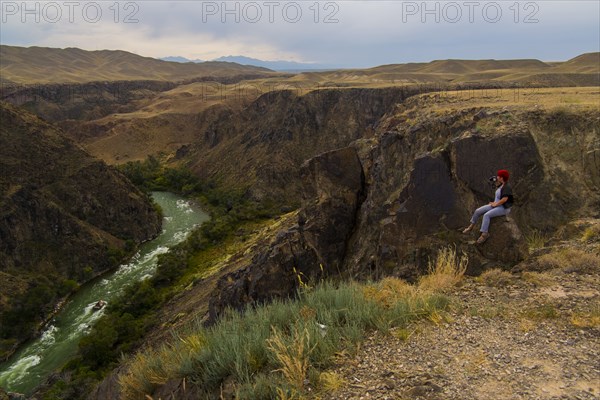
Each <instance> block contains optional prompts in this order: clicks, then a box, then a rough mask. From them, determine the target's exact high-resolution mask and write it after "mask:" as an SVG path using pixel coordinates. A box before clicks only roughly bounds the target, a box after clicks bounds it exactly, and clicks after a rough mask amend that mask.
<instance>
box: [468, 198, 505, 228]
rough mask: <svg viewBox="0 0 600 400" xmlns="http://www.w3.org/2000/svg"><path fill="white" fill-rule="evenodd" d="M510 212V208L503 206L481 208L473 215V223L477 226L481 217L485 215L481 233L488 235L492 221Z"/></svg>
mask: <svg viewBox="0 0 600 400" xmlns="http://www.w3.org/2000/svg"><path fill="white" fill-rule="evenodd" d="M509 212H510V208H504V207H503V206H498V207H492V206H490V205H487V206H482V207H479V208H478V209H477V210H475V212H474V213H473V216H472V217H471V223H472V224H473V225H475V224H476V223H477V220H478V219H479V217H481V216H482V215H483V222H482V223H481V229H480V232H485V233H487V232H488V230H489V229H490V219H492V218H494V217H500V216H502V215H506V214H508V213H509Z"/></svg>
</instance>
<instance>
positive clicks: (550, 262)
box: [537, 248, 600, 273]
mask: <svg viewBox="0 0 600 400" xmlns="http://www.w3.org/2000/svg"><path fill="white" fill-rule="evenodd" d="M537 262H538V264H539V265H540V266H541V267H542V268H543V269H562V270H563V271H564V272H567V273H569V272H577V273H591V272H594V271H596V270H597V269H598V268H599V266H600V256H599V255H597V254H591V253H586V252H585V251H583V250H579V249H573V248H567V249H561V250H558V251H554V252H552V253H548V254H544V255H543V256H541V257H539V258H538V260H537Z"/></svg>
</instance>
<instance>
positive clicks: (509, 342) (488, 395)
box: [325, 266, 600, 400]
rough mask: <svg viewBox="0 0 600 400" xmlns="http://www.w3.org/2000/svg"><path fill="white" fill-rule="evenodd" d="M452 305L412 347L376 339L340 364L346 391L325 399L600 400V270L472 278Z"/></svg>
mask: <svg viewBox="0 0 600 400" xmlns="http://www.w3.org/2000/svg"><path fill="white" fill-rule="evenodd" d="M505 277H506V276H505ZM492 284H493V285H492ZM490 285H492V286H490ZM451 297H452V298H453V307H452V310H451V311H450V312H449V314H448V315H446V316H445V318H444V320H442V321H438V322H437V323H433V322H428V323H421V324H420V325H417V326H414V327H412V328H411V330H412V332H411V333H412V334H411V335H410V336H409V337H408V339H404V340H403V339H401V338H399V336H403V335H404V336H406V331H404V332H399V331H397V332H395V333H394V332H392V334H388V335H385V334H382V333H374V334H372V335H371V337H369V338H368V339H367V340H366V342H365V343H364V344H363V346H362V348H361V349H360V350H359V352H358V354H357V355H356V356H353V357H348V356H347V357H345V358H343V359H341V360H340V362H339V364H338V365H339V367H338V368H337V369H335V370H334V372H336V373H337V374H338V375H339V376H341V377H342V378H343V380H344V381H345V383H344V384H343V385H342V387H341V388H340V389H339V390H337V391H336V392H334V393H332V394H330V395H328V396H326V397H325V398H327V399H440V400H441V399H482V400H484V399H485V400H502V399H553V400H558V399H600V322H599V320H600V266H597V267H596V268H595V272H593V273H591V274H584V275H581V274H576V273H566V272H564V271H561V270H554V271H549V272H544V273H542V274H536V273H534V274H531V273H530V274H525V275H524V276H522V277H519V276H513V277H509V278H508V282H505V283H501V284H499V283H493V282H487V283H486V282H484V281H482V280H481V279H474V278H466V279H465V282H464V285H463V286H462V287H459V288H456V289H455V291H454V292H453V293H451Z"/></svg>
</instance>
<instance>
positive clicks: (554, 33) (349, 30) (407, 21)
mask: <svg viewBox="0 0 600 400" xmlns="http://www.w3.org/2000/svg"><path fill="white" fill-rule="evenodd" d="M23 4H25V7H23ZM599 4H600V2H599V1H596V0H591V1H577V0H575V1H556V0H538V1H516V0H509V1H505V0H504V1H495V2H494V1H470V0H465V1H430V2H422V1H399V0H387V1H380V0H352V1H315V0H298V1H278V0H265V1H226V2H224V1H129V2H127V1H122V2H116V1H114V0H111V1H96V2H89V1H85V2H82V1H72V0H65V1H49V2H45V1H38V2H26V3H23V2H22V1H5V0H2V1H1V2H0V13H1V16H0V17H1V19H2V24H1V25H0V26H1V28H0V38H1V39H0V42H1V43H2V44H8V45H14V46H45V47H61V48H64V47H79V48H82V49H86V50H101V49H121V50H126V51H131V52H134V53H137V54H140V55H144V56H150V57H157V58H159V57H166V56H183V57H186V58H189V59H203V60H208V59H214V58H217V57H220V56H227V55H244V56H248V57H254V58H260V59H263V60H289V61H298V62H315V63H320V64H327V65H332V66H338V67H369V66H375V65H381V64H391V63H406V62H423V61H431V60H436V59H447V58H459V59H489V58H495V59H514V58H537V59H541V60H544V61H562V60H567V59H569V58H572V57H574V56H576V55H579V54H581V53H586V52H592V51H600V5H599Z"/></svg>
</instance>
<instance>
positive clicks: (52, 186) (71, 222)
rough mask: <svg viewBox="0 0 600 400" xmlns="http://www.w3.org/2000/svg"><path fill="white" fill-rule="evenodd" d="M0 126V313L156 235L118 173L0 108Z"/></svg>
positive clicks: (154, 221) (148, 211) (139, 198)
mask: <svg viewBox="0 0 600 400" xmlns="http://www.w3.org/2000/svg"><path fill="white" fill-rule="evenodd" d="M0 119H1V121H2V123H1V125H0V172H1V174H0V188H1V191H0V193H1V197H0V205H1V206H0V272H2V273H3V274H4V276H5V277H10V278H11V279H8V278H7V279H3V280H2V283H1V284H0V285H1V286H0V293H2V294H3V295H2V296H1V297H2V299H1V300H2V301H1V302H0V303H1V304H3V306H4V307H3V308H2V311H3V313H4V312H5V311H10V310H11V309H13V308H14V307H20V306H22V304H21V305H19V304H18V303H19V302H18V301H17V299H18V298H20V297H21V296H22V295H26V293H28V292H29V291H32V290H35V289H36V287H37V286H39V285H38V284H43V285H45V287H46V286H47V287H48V288H49V289H48V290H50V291H52V289H56V291H57V293H58V292H60V290H59V289H57V288H55V286H57V287H58V286H60V285H61V282H63V281H65V280H74V281H77V282H79V283H81V282H84V281H85V280H87V279H90V278H91V277H92V276H93V275H95V274H97V273H99V272H101V271H103V270H106V269H108V268H111V267H114V266H116V263H117V262H118V261H120V259H121V258H122V257H123V255H124V254H126V253H127V252H128V251H131V250H132V249H133V248H134V247H135V244H136V243H140V242H142V241H144V240H147V239H149V238H151V237H153V236H155V235H156V234H157V233H158V232H159V230H160V225H161V224H160V217H159V215H158V214H157V212H156V210H155V209H154V207H153V206H152V204H151V202H150V200H149V199H148V198H147V196H146V195H145V194H144V193H142V192H140V191H139V190H137V189H136V188H135V187H134V186H133V185H132V184H131V183H130V182H129V181H128V180H127V179H126V178H125V177H124V176H123V175H122V174H121V173H119V172H118V171H116V170H115V169H113V168H111V167H108V166H107V165H106V164H104V163H103V162H101V161H99V160H97V159H94V158H92V157H91V156H89V155H88V154H87V153H85V152H84V151H83V150H82V149H81V148H79V147H78V146H76V145H75V144H73V143H72V142H70V141H69V140H68V139H66V138H65V137H64V136H62V134H61V132H60V131H58V130H57V129H56V128H54V127H53V126H51V125H49V124H47V123H45V122H43V121H42V120H40V119H38V118H37V117H35V116H34V115H32V114H30V113H27V112H25V111H24V110H22V109H18V108H16V107H13V106H11V105H8V104H6V103H1V106H0ZM40 279H41V280H40ZM14 281H16V282H19V283H20V284H19V285H16V287H15V285H13V284H11V283H10V282H14ZM6 285H9V286H10V287H7V286H6ZM7 295H10V297H11V298H12V303H10V302H8V299H7V298H5V296H7ZM50 297H53V296H50ZM51 303H52V301H49V304H46V305H45V306H44V307H45V308H50V309H51V306H52V304H51ZM5 307H6V308H5ZM39 311H42V310H39ZM41 315H43V312H42V313H41ZM41 315H37V316H36V318H39V317H41ZM5 322H6V321H5ZM2 328H6V326H4V327H2ZM3 332H4V331H3ZM28 333H31V332H28ZM21 334H23V335H25V336H26V335H27V333H25V332H21Z"/></svg>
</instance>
